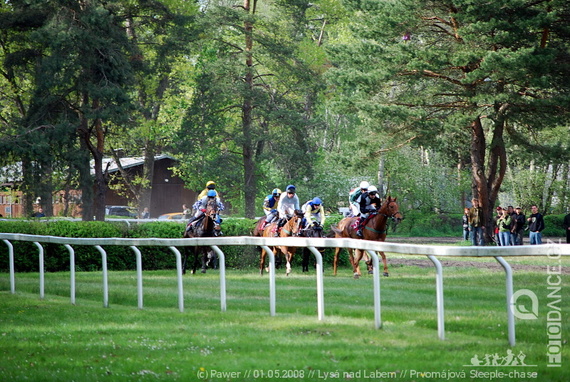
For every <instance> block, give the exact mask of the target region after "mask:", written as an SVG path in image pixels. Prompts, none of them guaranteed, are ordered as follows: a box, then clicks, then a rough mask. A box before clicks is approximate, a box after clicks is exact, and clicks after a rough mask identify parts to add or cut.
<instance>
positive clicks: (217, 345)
mask: <svg viewBox="0 0 570 382" xmlns="http://www.w3.org/2000/svg"><path fill="white" fill-rule="evenodd" d="M542 260H543V261H542V263H543V264H544V263H545V261H546V262H548V261H552V260H548V259H545V258H543V259H542ZM567 265H570V264H568V262H567V261H565V262H564V263H563V266H567ZM278 272H279V274H278V275H277V282H276V285H277V304H276V310H277V315H276V316H275V317H271V316H270V315H269V282H268V278H267V275H265V276H264V277H260V276H259V274H258V273H256V272H255V271H233V270H232V271H228V274H227V311H226V312H221V311H220V300H219V277H218V273H217V272H216V271H208V273H207V274H205V275H202V274H199V275H193V276H191V275H187V276H185V277H184V291H185V292H184V293H185V312H183V313H180V312H179V311H178V308H177V307H178V303H177V294H176V277H175V274H174V272H173V271H152V272H148V271H145V272H144V282H143V285H144V306H145V308H144V309H143V310H139V309H137V296H136V277H135V273H134V272H131V271H128V272H127V271H125V272H112V273H111V274H110V277H109V303H110V307H109V308H103V301H102V286H101V274H100V273H99V272H80V273H77V292H76V293H77V304H76V305H75V306H73V305H71V304H70V300H69V273H48V274H46V290H45V293H46V298H45V299H44V300H40V299H39V282H38V275H37V274H34V273H26V274H17V277H16V289H17V293H16V294H15V295H12V294H10V292H9V289H10V286H9V282H8V275H7V274H1V275H0V380H2V381H25V380H27V381H157V380H165V381H170V380H173V381H174V380H175V381H190V380H200V379H206V380H212V381H225V380H235V381H249V380H254V379H258V380H275V379H288V380H291V381H292V380H305V381H309V380H324V379H325V376H326V377H327V380H385V379H388V378H380V377H378V378H365V376H368V377H370V376H371V375H373V374H372V373H374V372H394V373H395V374H392V376H396V377H397V379H398V380H402V381H439V380H487V381H488V380H490V379H491V378H490V377H491V375H489V374H477V375H473V374H472V373H473V372H481V373H489V372H496V371H503V372H506V373H510V372H513V371H516V372H519V373H521V372H524V373H531V372H535V373H536V378H533V375H530V376H525V377H523V378H520V374H517V375H514V374H513V375H511V377H513V378H510V377H509V376H508V375H507V377H502V378H499V377H497V376H495V378H494V380H519V381H520V380H523V381H525V380H539V381H567V380H570V371H569V368H568V365H569V363H570V362H569V361H570V360H569V358H568V355H567V349H566V348H565V349H564V351H563V360H562V367H560V368H553V367H548V366H547V365H548V360H547V358H546V351H547V345H548V336H547V331H546V330H547V329H546V328H547V319H546V315H547V313H548V312H549V310H551V309H552V307H548V306H547V303H548V302H552V301H553V300H552V299H551V298H548V292H549V291H548V290H547V286H548V284H547V276H548V275H547V273H546V270H545V271H544V272H526V271H525V272H517V273H515V290H517V289H520V288H528V289H531V290H533V291H534V292H535V293H536V294H537V295H538V297H539V301H540V305H539V318H538V319H537V320H517V322H516V325H517V326H516V329H517V344H516V346H515V347H514V348H512V350H513V352H514V353H515V354H519V353H520V352H522V353H524V354H525V355H526V358H525V363H526V364H527V365H536V366H529V367H522V366H519V367H513V366H511V367H501V366H495V367H473V366H465V365H471V359H472V358H473V357H474V356H475V355H477V356H478V357H479V359H482V358H483V357H484V356H485V355H486V354H495V353H496V354H498V355H499V356H501V357H503V356H505V355H506V354H507V351H508V349H511V348H510V346H509V345H508V340H507V321H506V301H505V294H504V293H505V279H504V274H503V273H502V272H498V271H493V270H488V269H484V268H482V267H481V268H473V267H450V268H446V269H445V270H444V273H445V278H444V288H445V317H446V320H445V325H446V326H445V329H446V339H445V340H444V341H441V340H439V339H438V337H437V319H436V310H435V308H436V302H435V291H434V285H435V281H434V275H435V273H434V271H433V269H431V268H420V267H414V266H401V267H397V268H392V269H391V277H388V278H382V280H381V296H382V321H383V327H382V329H380V330H375V329H374V313H373V290H372V279H371V277H370V276H364V277H363V278H362V279H360V280H354V279H353V278H352V272H351V270H350V269H348V268H342V269H341V270H340V272H339V275H338V276H336V277H333V276H330V271H329V270H327V274H326V275H325V280H324V285H325V320H324V321H323V322H320V321H318V320H317V301H316V292H315V286H316V282H315V275H314V272H311V273H310V274H309V275H307V274H301V273H300V271H299V270H298V269H297V270H296V272H295V273H293V274H292V275H291V276H289V277H285V276H284V275H283V272H282V271H278ZM561 286H562V299H561V302H559V303H558V304H557V306H558V307H560V308H561V309H562V317H563V323H562V333H563V338H564V339H567V337H568V332H569V329H570V328H569V325H568V317H569V314H570V308H569V306H568V301H566V300H567V299H568V298H567V297H566V296H567V293H565V291H566V290H568V287H569V283H568V279H567V275H563V278H562V285H561ZM564 341H566V340H564ZM564 346H565V347H566V345H564ZM214 370H215V371H218V372H226V373H230V372H233V373H234V375H229V374H226V375H220V374H213V371H214ZM277 372H279V373H280V376H284V375H285V376H286V377H292V378H276V376H277ZM247 373H249V374H247ZM254 373H255V374H254ZM262 373H264V375H265V378H261V376H262ZM287 373H288V374H287ZM337 373H338V374H337ZM358 373H360V374H358ZM422 373H423V374H422ZM462 373H463V374H462ZM254 376H257V377H258V378H254ZM337 376H338V378H337ZM480 376H483V378H479V377H480Z"/></svg>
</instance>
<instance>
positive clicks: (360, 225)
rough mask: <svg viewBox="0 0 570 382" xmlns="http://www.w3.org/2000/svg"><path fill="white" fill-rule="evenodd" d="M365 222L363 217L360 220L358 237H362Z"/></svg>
mask: <svg viewBox="0 0 570 382" xmlns="http://www.w3.org/2000/svg"><path fill="white" fill-rule="evenodd" d="M363 222H364V219H363V218H362V217H361V218H360V220H359V221H358V230H357V231H356V236H358V237H362V236H363V235H362V223H363Z"/></svg>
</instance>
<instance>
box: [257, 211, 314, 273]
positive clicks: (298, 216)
mask: <svg viewBox="0 0 570 382" xmlns="http://www.w3.org/2000/svg"><path fill="white" fill-rule="evenodd" d="M302 219H303V212H302V211H299V210H297V211H295V212H294V214H293V216H292V217H291V218H289V220H288V221H287V223H285V225H283V227H281V231H280V232H279V237H290V236H298V235H299V230H300V229H301V221H302ZM277 223H278V222H273V223H269V224H268V225H266V226H265V228H264V229H263V235H262V236H263V237H275V231H276V229H277ZM296 251H297V248H295V247H286V246H278V247H273V253H274V254H275V257H276V258H277V256H278V254H279V253H282V254H283V255H284V256H285V261H286V262H287V270H286V274H287V276H289V273H291V260H293V255H294V254H295V252H296ZM265 256H266V253H265V250H264V249H263V248H262V249H261V258H260V261H259V273H260V274H261V275H263V269H264V268H265ZM276 262H277V261H276Z"/></svg>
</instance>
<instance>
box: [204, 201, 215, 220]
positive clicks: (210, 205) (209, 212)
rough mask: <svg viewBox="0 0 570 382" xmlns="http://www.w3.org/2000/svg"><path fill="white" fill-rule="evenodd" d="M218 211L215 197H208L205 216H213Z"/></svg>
mask: <svg viewBox="0 0 570 382" xmlns="http://www.w3.org/2000/svg"><path fill="white" fill-rule="evenodd" d="M216 213H218V203H217V201H216V198H208V202H207V203H206V212H205V214H206V216H208V217H210V216H211V217H214V216H215V215H216Z"/></svg>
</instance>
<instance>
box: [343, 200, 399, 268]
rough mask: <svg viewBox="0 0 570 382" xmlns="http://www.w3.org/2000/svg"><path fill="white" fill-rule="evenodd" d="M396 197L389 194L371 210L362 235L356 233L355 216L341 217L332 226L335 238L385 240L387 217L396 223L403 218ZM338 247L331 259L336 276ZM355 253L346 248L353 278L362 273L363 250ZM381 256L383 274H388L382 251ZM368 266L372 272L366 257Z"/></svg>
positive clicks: (356, 219)
mask: <svg viewBox="0 0 570 382" xmlns="http://www.w3.org/2000/svg"><path fill="white" fill-rule="evenodd" d="M396 199H397V198H394V199H392V198H391V197H390V196H388V198H387V199H386V200H385V201H384V202H383V203H382V206H381V207H380V209H379V210H378V211H377V212H373V213H371V214H370V216H369V217H368V218H367V219H366V223H365V226H364V229H363V230H362V235H363V237H362V238H361V237H358V236H357V235H356V231H357V229H358V228H357V222H358V218H357V217H346V218H344V219H342V220H341V221H340V222H339V223H338V226H337V227H332V230H333V231H334V233H335V238H352V239H364V240H375V241H385V240H386V234H387V233H388V230H387V225H388V218H391V219H392V220H393V221H394V222H395V223H396V224H398V223H400V222H401V221H402V219H403V217H402V214H401V213H400V211H399V206H398V203H396ZM339 252H340V248H336V249H335V252H334V261H333V272H334V275H335V276H336V272H337V264H338V254H339ZM355 253H356V255H355V256H354V255H353V250H352V249H348V254H349V259H350V262H351V263H352V268H353V271H354V278H355V279H357V278H359V277H360V276H361V275H362V274H361V272H360V265H359V263H360V260H361V259H362V257H363V253H364V251H362V250H360V249H357V250H356V252H355ZM380 256H381V257H382V263H383V264H384V276H389V273H388V263H387V261H386V255H385V254H384V252H380ZM366 263H367V266H368V273H372V261H371V260H370V259H368V261H367V262H366Z"/></svg>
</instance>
